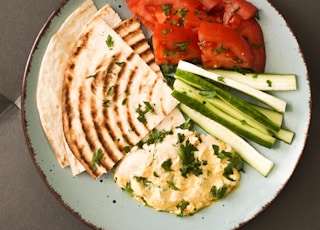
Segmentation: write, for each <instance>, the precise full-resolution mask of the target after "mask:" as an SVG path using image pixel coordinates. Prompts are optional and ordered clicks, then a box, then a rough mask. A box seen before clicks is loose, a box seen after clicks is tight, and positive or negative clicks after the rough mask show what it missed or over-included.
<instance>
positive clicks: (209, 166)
mask: <svg viewBox="0 0 320 230" xmlns="http://www.w3.org/2000/svg"><path fill="white" fill-rule="evenodd" d="M241 168H242V160H241V159H240V157H239V156H238V155H236V154H235V153H234V152H233V150H232V148H231V147H230V146H229V145H227V144H225V143H222V142H221V141H218V140H216V139H215V138H213V137H212V136H209V135H205V134H201V135H200V134H198V133H197V132H195V131H190V130H185V129H181V128H176V129H173V130H170V131H161V132H160V131H154V132H153V133H152V134H151V135H150V136H149V139H148V140H147V141H145V142H144V143H140V145H138V146H135V147H133V148H132V149H131V151H130V152H129V153H128V154H127V155H126V156H125V157H124V158H123V159H122V161H121V162H120V163H119V164H118V165H117V166H116V168H115V171H114V180H115V182H116V184H117V185H119V186H120V187H121V188H122V190H124V191H125V192H127V193H128V194H130V195H131V196H132V197H133V198H134V199H136V200H137V201H139V202H141V203H142V204H144V205H146V206H149V207H152V208H154V209H156V210H158V211H165V212H169V213H172V214H175V215H178V216H186V215H192V214H194V213H196V212H197V211H199V210H200V209H202V208H204V207H206V206H208V205H210V204H211V203H213V202H214V201H217V200H219V199H221V198H223V197H224V196H226V195H227V194H228V193H230V192H231V191H232V190H233V189H234V188H236V187H237V186H238V184H239V180H240V173H239V170H240V169H241Z"/></svg>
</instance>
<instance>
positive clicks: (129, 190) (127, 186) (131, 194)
mask: <svg viewBox="0 0 320 230" xmlns="http://www.w3.org/2000/svg"><path fill="white" fill-rule="evenodd" d="M121 189H122V191H124V192H125V193H127V194H128V195H129V196H131V197H133V193H134V192H133V189H132V187H131V182H130V181H128V182H127V183H126V187H124V188H121Z"/></svg>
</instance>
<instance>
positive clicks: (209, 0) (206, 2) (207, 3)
mask: <svg viewBox="0 0 320 230" xmlns="http://www.w3.org/2000/svg"><path fill="white" fill-rule="evenodd" d="M199 1H200V2H201V4H202V5H203V8H204V9H205V10H206V11H210V10H212V9H213V8H214V7H215V6H217V5H219V4H220V3H221V2H222V0H199Z"/></svg>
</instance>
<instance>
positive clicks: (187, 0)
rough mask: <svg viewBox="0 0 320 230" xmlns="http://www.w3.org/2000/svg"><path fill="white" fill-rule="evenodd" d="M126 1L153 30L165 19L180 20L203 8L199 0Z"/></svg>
mask: <svg viewBox="0 0 320 230" xmlns="http://www.w3.org/2000/svg"><path fill="white" fill-rule="evenodd" d="M126 2H127V4H128V7H129V8H130V10H131V11H132V13H133V14H134V15H136V16H137V17H139V19H140V20H141V22H142V23H143V24H144V25H145V26H146V27H148V28H149V29H150V30H153V29H154V27H155V25H156V24H159V23H164V22H165V21H172V20H175V22H180V21H182V20H183V18H182V17H184V15H185V14H186V13H187V12H190V11H192V12H193V11H195V10H197V9H200V8H201V3H200V2H199V1H198V0H184V1H174V0H127V1H126ZM173 17H174V18H173ZM178 19H179V20H178Z"/></svg>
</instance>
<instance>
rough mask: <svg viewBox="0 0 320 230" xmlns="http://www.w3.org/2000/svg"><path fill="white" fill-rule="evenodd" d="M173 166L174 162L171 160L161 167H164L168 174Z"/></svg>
mask: <svg viewBox="0 0 320 230" xmlns="http://www.w3.org/2000/svg"><path fill="white" fill-rule="evenodd" d="M171 165H172V160H171V159H170V158H169V159H168V160H166V161H164V162H163V163H162V164H161V167H162V168H163V169H164V170H165V171H166V172H169V171H172V169H171Z"/></svg>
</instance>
